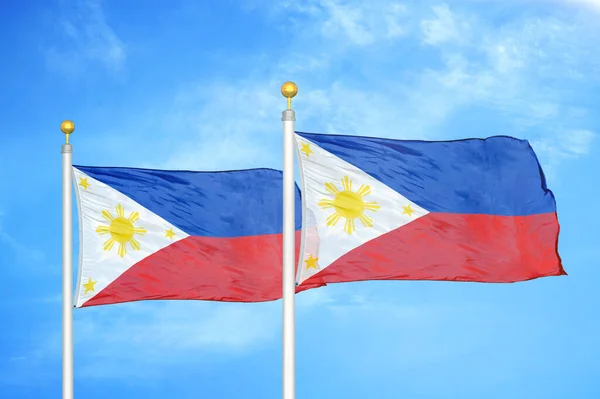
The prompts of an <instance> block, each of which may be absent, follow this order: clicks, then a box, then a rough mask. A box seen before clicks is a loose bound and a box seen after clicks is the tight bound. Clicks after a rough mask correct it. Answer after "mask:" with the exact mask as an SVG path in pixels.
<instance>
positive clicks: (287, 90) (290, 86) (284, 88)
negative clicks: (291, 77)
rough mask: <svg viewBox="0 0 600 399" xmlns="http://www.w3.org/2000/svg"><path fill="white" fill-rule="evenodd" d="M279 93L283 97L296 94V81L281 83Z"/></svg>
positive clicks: (290, 96)
mask: <svg viewBox="0 0 600 399" xmlns="http://www.w3.org/2000/svg"><path fill="white" fill-rule="evenodd" d="M281 94H283V96H284V97H285V98H292V97H294V96H295V95H296V94H298V86H296V83H294V82H285V83H284V84H283V85H281Z"/></svg>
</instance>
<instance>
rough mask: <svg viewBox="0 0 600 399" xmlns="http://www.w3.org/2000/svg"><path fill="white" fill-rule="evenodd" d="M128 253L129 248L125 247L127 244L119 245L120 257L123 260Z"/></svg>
mask: <svg viewBox="0 0 600 399" xmlns="http://www.w3.org/2000/svg"><path fill="white" fill-rule="evenodd" d="M126 253H127V248H126V247H125V243H122V242H120V243H119V256H120V257H121V258H122V257H124V256H125V254H126Z"/></svg>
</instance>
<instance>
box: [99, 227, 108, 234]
mask: <svg viewBox="0 0 600 399" xmlns="http://www.w3.org/2000/svg"><path fill="white" fill-rule="evenodd" d="M108 232H110V227H108V226H98V227H96V233H98V234H100V235H102V234H106V233H108Z"/></svg>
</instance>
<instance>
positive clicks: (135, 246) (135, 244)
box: [129, 238, 140, 251]
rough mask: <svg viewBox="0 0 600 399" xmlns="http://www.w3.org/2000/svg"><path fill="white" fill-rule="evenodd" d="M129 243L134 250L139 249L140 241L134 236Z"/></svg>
mask: <svg viewBox="0 0 600 399" xmlns="http://www.w3.org/2000/svg"><path fill="white" fill-rule="evenodd" d="M129 243H130V244H131V248H133V249H135V250H136V251H139V250H140V242H139V241H138V240H136V239H135V238H132V239H131V241H129Z"/></svg>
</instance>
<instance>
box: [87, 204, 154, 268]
mask: <svg viewBox="0 0 600 399" xmlns="http://www.w3.org/2000/svg"><path fill="white" fill-rule="evenodd" d="M115 209H116V212H117V216H116V217H114V216H113V215H112V214H111V213H110V212H109V211H106V210H104V211H102V213H101V214H102V217H103V218H104V219H106V220H107V221H108V222H109V225H108V226H103V225H100V226H97V227H96V233H98V234H100V235H103V234H107V233H110V238H109V239H108V240H106V241H105V242H104V250H105V251H110V250H112V249H113V247H114V246H115V244H118V248H117V253H118V254H119V256H120V257H121V258H123V257H124V256H125V255H126V254H127V243H129V244H130V245H131V248H133V249H134V250H136V251H139V250H140V249H141V244H140V242H139V241H138V240H136V239H135V235H140V236H143V235H145V234H146V233H147V230H146V229H145V228H144V227H136V226H135V222H137V221H138V220H139V219H140V214H139V212H135V211H133V212H130V213H129V217H127V218H126V217H125V207H123V205H122V204H118V205H117V206H116V207H115Z"/></svg>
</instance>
